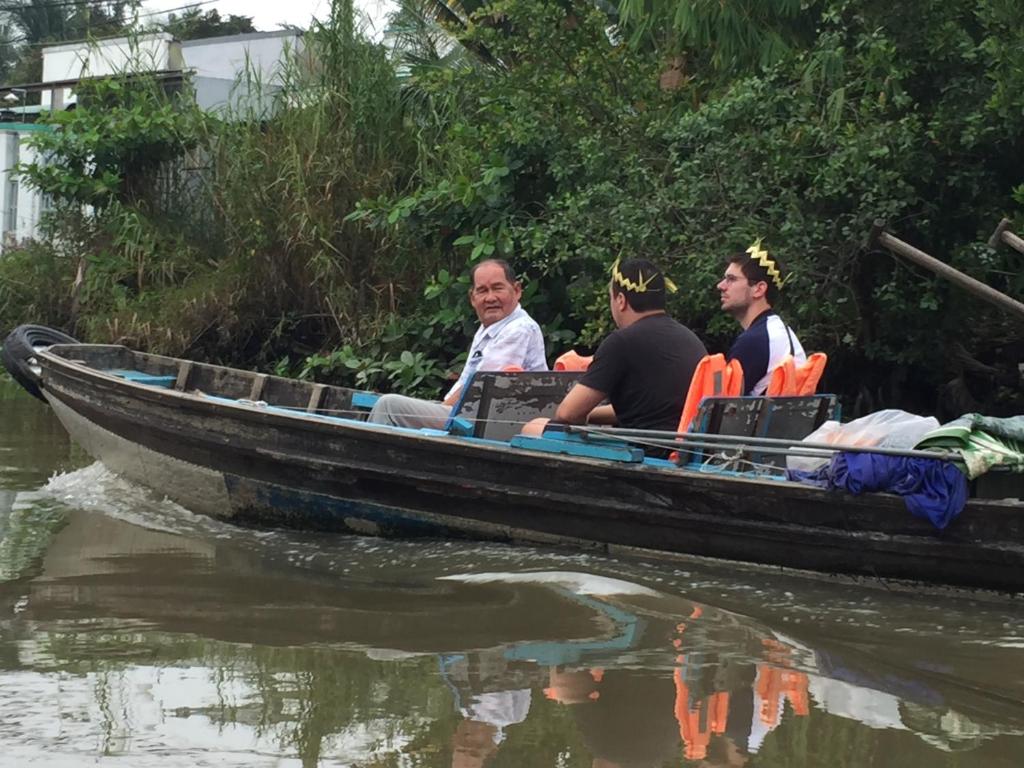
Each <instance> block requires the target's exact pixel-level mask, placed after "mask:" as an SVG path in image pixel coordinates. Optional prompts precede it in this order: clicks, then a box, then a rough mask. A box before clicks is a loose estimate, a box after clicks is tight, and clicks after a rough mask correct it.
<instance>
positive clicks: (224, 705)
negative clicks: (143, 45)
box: [0, 382, 1024, 768]
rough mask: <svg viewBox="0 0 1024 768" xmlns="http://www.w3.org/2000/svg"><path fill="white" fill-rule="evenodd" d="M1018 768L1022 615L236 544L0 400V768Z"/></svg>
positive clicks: (340, 542) (1012, 606) (998, 608)
mask: <svg viewBox="0 0 1024 768" xmlns="http://www.w3.org/2000/svg"><path fill="white" fill-rule="evenodd" d="M1022 764H1024V613H1022V610H1021V602H1020V601H1019V600H1011V599H1002V598H994V597H993V596H988V595H985V596H979V595H964V594H960V593H954V592H920V591H913V590H912V591H896V592H893V591H888V590H886V589H882V588H878V587H865V586H861V585H854V584H848V583H842V584H841V583H835V582H828V581H822V580H814V579H807V578H801V577H797V576H793V575H784V574H780V573H779V572H778V571H775V570H770V569H756V568H749V567H741V566H737V565H734V564H728V563H720V564H716V563H708V562H703V561H702V562H697V561H694V562H687V561H683V562H672V563H665V562H641V561H622V560H614V559H609V558H600V557H595V556H593V555H582V554H579V553H574V552H568V551H554V550H542V549H531V548H524V547H515V548H509V547H502V546H492V545H476V544H466V543H453V542H443V541H430V542H410V541H384V540H379V539H371V538H359V537H347V536H335V535H324V534H301V533H296V532H279V531H255V530H247V529H240V528H236V527H233V526H230V525H227V524H224V523H220V522H217V521H215V520H212V519H209V518H205V517H200V516H197V515H193V514H191V513H189V512H188V511H187V510H185V509H182V508H180V507H178V506H176V505H174V504H172V503H170V502H167V501H165V500H163V499H160V498H158V497H156V496H154V495H153V494H151V493H149V492H148V491H146V490H144V489H142V488H139V487H137V486H134V485H132V484H130V483H127V482H125V481H123V480H121V479H119V478H117V477H115V476H113V475H112V474H110V473H109V472H107V471H106V470H105V469H104V468H103V467H102V466H101V465H99V464H95V463H93V462H92V461H91V460H90V459H89V457H87V456H85V455H84V454H83V453H82V452H81V451H79V450H78V449H77V448H76V447H75V446H73V445H72V444H70V443H69V441H68V439H67V437H66V435H65V433H64V431H63V430H62V429H61V427H60V425H59V424H58V423H57V422H56V420H55V419H54V418H53V416H52V415H51V414H50V412H49V410H48V409H47V408H46V407H45V406H43V405H42V404H40V403H38V402H36V401H34V400H32V399H30V398H29V397H27V396H25V395H23V394H22V393H21V392H20V391H19V390H18V389H17V388H16V386H15V385H13V384H10V383H5V382H0V765H5V766H6V765H11V766H36V765H38V766H85V765H89V766H93V765H100V766H113V765H118V766H143V767H146V766H151V765H153V766H156V765H159V766H171V767H173V768H178V767H184V766H218V767H223V766H274V767H275V768H277V767H283V766H353V767H355V766H358V767H359V768H391V767H394V768H419V767H420V766H422V767H424V768H426V767H428V766H429V767H431V768H433V767H438V768H473V767H476V766H494V767H498V766H517V767H523V766H525V767H532V766H551V768H576V767H581V768H615V767H616V766H618V767H621V768H647V767H648V766H650V767H652V768H653V767H657V768H661V767H662V766H751V767H753V766H780V767H781V766H787V767H792V766H869V765H870V766H889V765H892V766H897V765H899V766H905V765H913V766H918V765H921V766H957V767H958V768H959V767H962V766H1004V765H1005V766H1015V767H1016V766H1020V765H1022Z"/></svg>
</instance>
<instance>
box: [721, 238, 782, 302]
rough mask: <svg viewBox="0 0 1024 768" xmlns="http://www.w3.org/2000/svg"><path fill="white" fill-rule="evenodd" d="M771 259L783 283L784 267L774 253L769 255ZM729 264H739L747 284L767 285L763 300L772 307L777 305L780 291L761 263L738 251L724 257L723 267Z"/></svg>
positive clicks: (780, 295)
mask: <svg viewBox="0 0 1024 768" xmlns="http://www.w3.org/2000/svg"><path fill="white" fill-rule="evenodd" d="M771 258H772V261H774V262H775V268H776V269H778V270H779V278H780V279H781V280H783V281H785V279H786V267H785V266H784V265H783V263H782V262H781V261H779V259H778V257H777V256H776V255H775V254H774V253H773V254H771ZM730 264H739V265H740V271H741V272H743V276H744V277H745V278H747V281H748V282H750V283H766V284H767V285H768V290H767V291H766V292H765V298H766V299H767V300H768V303H769V304H771V305H773V306H774V305H775V304H777V303H778V301H779V299H781V298H782V291H781V290H780V289H779V286H778V285H776V284H775V280H774V279H773V278H772V276H771V275H769V274H768V270H767V269H765V268H764V267H762V266H761V262H759V261H754V259H753V258H752V257H751V256H750V254H749V253H747V252H746V251H740V252H739V253H734V254H732V255H731V256H726V257H725V266H727V267H728V266H729V265H730Z"/></svg>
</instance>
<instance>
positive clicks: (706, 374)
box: [677, 354, 743, 432]
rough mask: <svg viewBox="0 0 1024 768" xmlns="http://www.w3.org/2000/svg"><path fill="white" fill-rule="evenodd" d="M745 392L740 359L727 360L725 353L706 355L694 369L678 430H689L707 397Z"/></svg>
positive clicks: (736, 394) (735, 395)
mask: <svg viewBox="0 0 1024 768" xmlns="http://www.w3.org/2000/svg"><path fill="white" fill-rule="evenodd" d="M742 394H743V366H742V365H740V361H739V360H730V361H729V362H726V361H725V355H723V354H717V355H704V357H702V358H701V360H700V362H699V363H697V367H696V368H695V369H694V371H693V378H692V379H691V380H690V389H689V390H688V391H687V393H686V403H685V404H684V405H683V413H682V415H681V416H680V417H679V429H678V430H677V431H678V432H687V431H689V429H690V425H691V423H692V422H693V419H694V417H695V416H696V415H697V409H698V408H700V402H701V400H703V399H704V398H705V397H738V396H739V395H742Z"/></svg>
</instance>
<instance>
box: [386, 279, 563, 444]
mask: <svg viewBox="0 0 1024 768" xmlns="http://www.w3.org/2000/svg"><path fill="white" fill-rule="evenodd" d="M469 277H470V281H471V283H472V286H473V287H472V288H470V290H469V302H470V304H472V305H473V309H474V310H476V316H477V317H478V318H479V319H480V327H479V328H478V329H477V332H476V334H475V335H474V336H473V344H472V345H471V346H470V348H469V357H468V358H466V365H465V367H464V368H463V369H462V373H461V374H460V375H459V379H458V381H456V382H455V385H454V386H453V387H452V388H451V389H450V390H448V393H447V394H446V395H445V398H444V401H443V402H437V401H430V400H418V399H416V398H413V397H405V396H404V395H383V396H381V398H380V399H379V400H378V401H377V403H376V404H375V405H374V406H373V410H372V411H370V416H369V418H368V419H367V420H368V421H369V422H371V423H373V424H390V425H392V426H396V427H413V428H415V429H422V428H424V427H429V428H433V429H442V428H444V425H445V422H447V421H448V415H449V414H450V413H451V409H452V406H453V405H455V404H456V403H457V402H458V401H459V397H460V395H461V394H462V390H463V388H464V387H466V385H467V384H468V382H469V380H470V378H472V376H473V374H474V373H476V372H477V371H500V370H502V369H504V368H506V367H510V366H518V367H519V368H522V369H523V370H524V371H546V370H548V364H547V360H546V359H545V356H544V334H543V333H541V330H540V326H539V325H537V323H536V322H535V321H534V319H533V318H532V317H530V316H529V315H528V314H527V313H526V310H524V309H523V308H522V307H520V306H519V299H520V297H521V296H522V295H523V287H522V285H520V283H519V281H518V280H516V278H515V275H514V274H513V273H512V268H511V267H510V266H509V265H508V262H506V261H503V260H501V259H489V260H487V261H481V262H480V263H479V264H477V265H476V266H475V267H473V270H472V271H471V272H470V276H469Z"/></svg>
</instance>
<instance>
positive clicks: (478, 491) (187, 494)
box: [41, 353, 1024, 591]
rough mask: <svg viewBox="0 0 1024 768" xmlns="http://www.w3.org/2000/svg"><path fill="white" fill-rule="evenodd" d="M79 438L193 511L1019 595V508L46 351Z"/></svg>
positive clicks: (249, 520)
mask: <svg viewBox="0 0 1024 768" xmlns="http://www.w3.org/2000/svg"><path fill="white" fill-rule="evenodd" d="M41 361H42V368H43V381H44V388H43V390H44V392H45V393H46V397H47V399H48V401H49V402H50V404H51V405H52V406H53V409H54V411H55V413H56V414H57V416H58V418H59V419H60V420H61V422H62V423H63V424H64V425H65V426H66V428H67V429H68V431H69V433H70V434H71V435H72V437H73V438H74V439H75V440H76V441H77V442H79V443H80V444H81V445H82V446H83V448H85V450H86V451H88V452H89V453H90V454H91V455H93V456H95V457H96V458H97V459H98V460H100V461H102V462H103V463H104V464H105V465H107V466H108V467H109V468H110V469H112V470H113V471H115V472H118V473H120V474H122V475H124V476H126V477H128V478H130V479H132V480H134V481H136V482H138V483H140V484H142V485H145V486H148V487H150V488H152V489H153V490H155V491H156V492H158V493H160V494H163V495H166V496H168V497H169V498H171V499H173V500H175V501H178V502H179V503H181V504H182V505H184V506H186V507H187V508H189V509H191V510H193V511H196V512H202V513H206V514H210V515H214V516H217V517H221V518H225V519H230V520H233V521H236V522H240V523H245V524H260V525H270V526H288V527H309V528H318V529H326V530H347V531H353V532H356V533H364V534H375V535H394V536H461V537H471V538H478V539H487V540H494V541H508V542H514V541H529V542H543V543H559V544H561V543H568V544H573V545H577V546H585V547H594V548H598V549H600V550H605V551H614V550H617V549H620V548H622V549H628V550H646V551H649V552H652V553H655V552H657V553H669V554H691V555H699V556H708V557H715V558H724V559H731V560H738V561H746V562H753V563H761V564H767V565H777V566H786V567H790V568H797V569H805V570H812V571H819V572H824V573H842V574H853V575H863V576H872V577H882V578H893V579H911V580H917V581H924V582H932V583H939V584H952V585H958V586H966V587H982V588H992V589H999V590H1009V591H1022V590H1024V546H1022V542H1024V520H1022V518H1024V516H1022V515H1021V505H1020V504H1019V503H1011V502H994V501H983V500H972V501H971V502H970V503H969V505H968V507H967V509H965V511H964V513H963V514H962V515H961V516H960V518H958V519H957V520H956V521H954V523H953V524H952V525H951V526H950V527H949V528H948V529H947V530H945V531H943V532H938V531H936V530H935V529H934V528H932V526H931V525H930V524H929V523H928V522H927V521H924V520H921V519H918V518H914V517H912V516H911V515H910V514H909V513H908V512H907V511H906V509H905V507H904V505H903V502H902V500H901V499H899V498H897V497H894V496H889V495H883V494H874V495H870V496H864V497H859V498H854V497H848V496H843V495H840V494H837V493H831V492H826V491H822V490H818V489H814V488H810V487H806V486H801V485H798V484H795V483H785V482H780V481H777V480H767V479H750V478H747V477H741V476H737V475H731V476H730V475H724V474H720V473H701V472H695V471H689V470H683V469H678V468H662V467H654V466H650V465H637V464H632V465H631V464H618V463H614V462H608V461H601V460H596V459H587V458H580V457H565V456H552V455H548V454H539V453H533V452H530V451H524V450H517V449H512V448H510V447H508V446H507V445H503V444H491V443H488V442H487V441H474V440H468V439H462V438H455V437H449V436H439V435H430V434H424V433H418V432H413V431H401V430H391V429H386V428H379V427H374V426H372V425H366V424H363V423H360V422H357V421H353V420H343V419H326V418H323V417H318V416H315V415H314V416H311V415H307V414H304V413H286V412H281V411H278V410H274V409H261V408H259V407H255V406H253V405H251V404H245V403H240V402H238V401H234V400H228V399H221V398H212V397H209V396H205V395H202V394H197V393H188V392H182V391H174V390H168V389H157V388H153V387H147V386H143V385H139V384H136V383H132V382H130V381H124V380H120V379H116V378H114V377H112V376H109V375H105V374H104V373H102V372H100V371H96V370H94V369H91V368H89V367H87V366H84V365H79V364H76V363H75V362H74V361H70V360H67V359H64V358H63V357H59V356H55V355H51V354H46V353H44V354H43V355H42V356H41Z"/></svg>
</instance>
